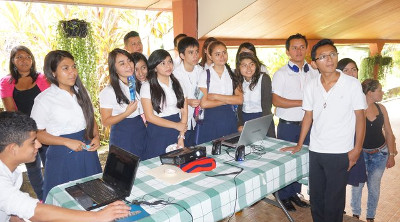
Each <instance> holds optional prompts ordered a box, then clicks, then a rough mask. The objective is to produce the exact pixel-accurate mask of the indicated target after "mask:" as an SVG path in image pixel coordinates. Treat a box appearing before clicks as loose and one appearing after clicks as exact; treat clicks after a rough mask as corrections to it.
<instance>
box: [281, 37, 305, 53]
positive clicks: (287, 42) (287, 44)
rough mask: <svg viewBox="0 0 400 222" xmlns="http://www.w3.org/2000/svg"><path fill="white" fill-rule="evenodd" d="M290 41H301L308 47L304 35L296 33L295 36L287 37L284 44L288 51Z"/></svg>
mask: <svg viewBox="0 0 400 222" xmlns="http://www.w3.org/2000/svg"><path fill="white" fill-rule="evenodd" d="M292 39H303V40H304V42H305V43H306V47H308V42H307V39H306V36H304V35H302V34H300V33H297V34H295V35H291V36H289V38H288V39H286V44H285V47H286V50H289V48H290V41H291V40H292Z"/></svg>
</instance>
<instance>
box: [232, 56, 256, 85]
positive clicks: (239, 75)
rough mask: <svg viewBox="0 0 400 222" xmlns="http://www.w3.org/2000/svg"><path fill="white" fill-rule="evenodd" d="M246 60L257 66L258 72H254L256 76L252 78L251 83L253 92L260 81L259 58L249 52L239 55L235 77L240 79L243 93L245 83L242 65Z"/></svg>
mask: <svg viewBox="0 0 400 222" xmlns="http://www.w3.org/2000/svg"><path fill="white" fill-rule="evenodd" d="M244 59H250V60H251V61H253V62H254V64H256V70H255V72H254V75H253V76H252V77H251V83H250V86H249V87H250V90H253V89H254V87H255V86H256V85H257V83H258V80H259V79H260V75H261V72H260V64H259V63H258V59H257V57H256V56H255V55H254V54H252V53H249V52H242V53H240V54H239V57H238V59H237V60H236V69H235V75H236V76H237V77H238V80H239V83H241V84H239V88H240V90H241V91H243V89H242V83H243V81H244V77H243V75H242V74H241V73H240V63H241V62H242V61H243V60H244Z"/></svg>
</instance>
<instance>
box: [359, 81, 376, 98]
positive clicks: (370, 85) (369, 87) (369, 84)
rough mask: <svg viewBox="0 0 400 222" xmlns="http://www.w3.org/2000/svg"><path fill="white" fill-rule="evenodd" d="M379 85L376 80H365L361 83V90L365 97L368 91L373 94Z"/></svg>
mask: <svg viewBox="0 0 400 222" xmlns="http://www.w3.org/2000/svg"><path fill="white" fill-rule="evenodd" d="M379 85H380V83H379V81H378V80H376V79H366V80H364V81H363V82H362V83H361V86H362V90H363V92H364V94H365V95H367V93H368V92H369V91H371V92H375V90H376V89H377V88H378V87H379Z"/></svg>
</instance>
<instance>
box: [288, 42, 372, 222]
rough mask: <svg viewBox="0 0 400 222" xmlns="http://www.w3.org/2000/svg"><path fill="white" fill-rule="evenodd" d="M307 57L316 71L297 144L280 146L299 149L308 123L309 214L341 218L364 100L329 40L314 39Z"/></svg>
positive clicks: (306, 93)
mask: <svg viewBox="0 0 400 222" xmlns="http://www.w3.org/2000/svg"><path fill="white" fill-rule="evenodd" d="M311 58H312V62H311V65H312V66H313V68H318V70H319V71H320V73H321V75H320V77H319V78H315V79H312V80H311V81H310V82H308V83H307V84H306V86H305V89H304V98H303V109H304V110H305V114H304V118H303V121H302V125H301V132H300V138H299V141H298V143H297V146H293V147H287V148H283V149H282V150H283V151H292V153H295V152H298V151H299V150H301V148H302V145H303V142H304V139H305V137H306V134H307V132H308V131H309V129H310V128H311V124H312V129H311V135H310V146H309V150H310V176H309V177H310V182H309V185H310V203H311V215H312V217H313V220H314V221H316V222H320V221H321V222H322V221H323V222H326V221H343V210H344V206H345V197H346V184H347V179H348V173H349V170H350V169H351V168H352V167H353V166H354V164H355V163H356V161H357V159H358V157H359V155H360V152H361V151H362V145H363V140H364V135H365V113H364V109H366V108H367V104H366V100H365V96H364V94H363V92H362V88H361V84H360V82H359V81H358V80H357V79H356V78H353V77H351V76H348V75H346V74H344V73H342V72H341V71H340V70H337V69H336V67H337V63H338V53H337V49H336V47H335V45H334V44H333V42H332V40H330V39H323V40H320V41H319V42H318V43H317V44H315V45H314V46H313V48H312V50H311ZM354 134H355V139H354Z"/></svg>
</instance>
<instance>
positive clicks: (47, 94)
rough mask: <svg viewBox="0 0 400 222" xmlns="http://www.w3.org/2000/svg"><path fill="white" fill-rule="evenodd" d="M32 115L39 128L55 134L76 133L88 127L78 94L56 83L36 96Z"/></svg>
mask: <svg viewBox="0 0 400 222" xmlns="http://www.w3.org/2000/svg"><path fill="white" fill-rule="evenodd" d="M31 117H32V118H33V119H34V120H35V121H36V124H37V127H38V129H40V130H43V129H46V131H47V132H48V133H49V134H51V135H53V136H60V135H65V134H71V133H76V132H79V131H82V130H84V129H85V128H86V121H85V117H84V115H83V111H82V108H81V106H80V105H79V104H78V101H77V98H76V96H75V95H71V94H69V93H68V92H67V91H65V90H62V89H60V88H59V87H58V86H56V85H54V84H52V85H51V86H50V88H48V89H47V90H45V91H43V92H41V93H40V94H39V95H38V96H37V97H36V98H35V103H34V104H33V107H32V112H31Z"/></svg>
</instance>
